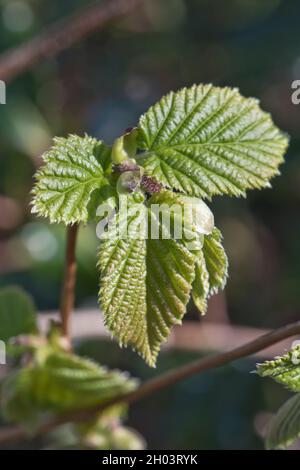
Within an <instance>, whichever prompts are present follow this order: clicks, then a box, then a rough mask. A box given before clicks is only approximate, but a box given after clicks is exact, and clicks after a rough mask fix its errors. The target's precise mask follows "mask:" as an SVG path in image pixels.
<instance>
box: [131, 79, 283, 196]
mask: <svg viewBox="0 0 300 470" xmlns="http://www.w3.org/2000/svg"><path fill="white" fill-rule="evenodd" d="M138 128H139V130H140V133H139V138H138V148H139V149H140V150H141V151H142V152H141V153H140V154H139V155H138V159H137V162H138V163H139V164H140V165H142V166H143V167H144V168H145V171H146V173H147V174H148V175H150V176H154V177H155V178H156V179H157V180H158V181H159V182H160V183H162V184H164V185H165V186H167V187H169V188H174V189H176V190H179V191H181V192H182V193H185V194H191V195H195V196H199V197H208V198H210V197H211V196H213V195H215V194H229V195H234V196H239V195H244V194H245V190H246V189H251V188H262V187H265V186H269V181H270V179H271V178H272V177H273V176H275V175H277V174H278V173H279V171H278V166H279V165H280V163H282V162H283V155H284V153H285V150H286V148H287V144H288V139H287V137H286V136H285V135H284V134H282V133H281V132H280V131H279V129H278V128H277V127H276V126H275V125H274V124H273V121H272V119H271V117H270V115H269V114H267V113H265V112H263V111H262V110H261V109H260V107H259V104H258V101H257V100H255V99H253V98H244V97H243V96H241V95H240V94H239V92H238V90H237V89H232V88H218V87H213V86H212V85H198V86H196V85H194V86H192V87H191V88H183V89H182V90H180V91H178V92H176V93H175V92H171V93H169V94H168V95H167V96H165V97H164V98H162V100H161V101H160V102H158V103H157V104H155V105H154V106H152V107H151V108H150V109H149V110H148V111H147V112H146V113H145V114H144V115H143V116H142V117H141V119H140V122H139V126H138Z"/></svg>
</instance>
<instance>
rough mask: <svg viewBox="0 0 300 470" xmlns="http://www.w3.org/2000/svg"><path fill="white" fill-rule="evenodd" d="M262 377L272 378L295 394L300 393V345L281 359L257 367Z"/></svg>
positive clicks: (277, 358)
mask: <svg viewBox="0 0 300 470" xmlns="http://www.w3.org/2000/svg"><path fill="white" fill-rule="evenodd" d="M257 373H258V374H259V375H260V376H261V377H271V378H272V379H274V380H275V381H276V382H279V383H281V384H283V385H285V386H286V387H287V388H288V389H289V390H291V391H293V392H300V344H298V345H297V346H295V347H294V348H293V349H291V350H290V351H289V352H287V353H286V354H284V355H283V356H281V357H276V358H275V359H273V360H272V361H265V362H263V363H262V364H258V365H257Z"/></svg>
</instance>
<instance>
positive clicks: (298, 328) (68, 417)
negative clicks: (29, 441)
mask: <svg viewBox="0 0 300 470" xmlns="http://www.w3.org/2000/svg"><path fill="white" fill-rule="evenodd" d="M299 334H300V321H299V322H296V323H292V324H290V325H287V326H284V327H282V328H279V329H278V330H274V331H272V332H270V333H267V334H265V335H263V336H260V337H259V338H257V339H255V340H253V341H250V342H249V343H246V344H244V345H243V346H240V347H238V348H235V349H232V350H231V351H228V352H225V353H220V354H214V355H212V356H208V357H205V358H203V359H199V360H197V361H195V362H192V363H191V364H188V365H186V366H182V367H180V368H179V369H176V370H174V371H170V372H167V373H165V374H162V375H160V376H158V377H156V378H154V379H152V380H148V381H147V382H145V383H144V384H142V385H141V386H140V387H139V388H138V389H136V390H135V391H133V392H130V393H127V394H124V395H119V396H117V397H115V398H112V399H111V400H108V401H106V402H105V403H103V404H101V405H98V406H93V407H90V408H88V409H85V410H79V411H75V412H72V413H68V414H65V415H62V416H59V417H57V416H54V417H53V418H52V419H50V420H49V421H48V422H46V423H45V424H43V425H42V426H41V427H40V429H39V432H38V435H42V434H46V433H47V432H49V431H51V430H52V429H54V428H56V427H57V426H59V425H61V424H64V423H68V422H82V421H86V420H88V419H91V418H92V417H93V416H94V415H95V413H99V412H101V411H103V410H104V409H106V408H108V407H110V406H112V405H115V404H117V403H122V402H126V403H133V402H136V401H139V400H141V399H143V398H145V397H146V396H148V395H151V394H152V393H155V392H157V391H159V390H162V389H164V388H167V387H170V386H171V385H174V384H175V383H177V382H180V381H181V380H184V379H187V378H188V377H191V376H193V375H195V374H198V373H200V372H204V371H206V370H209V369H213V368H217V367H220V366H224V365H225V364H228V363H230V362H232V361H235V360H237V359H240V358H243V357H246V356H249V355H251V354H254V353H256V352H258V351H262V350H263V349H266V348H268V347H269V346H271V345H272V344H275V343H278V342H280V341H282V340H284V339H286V338H289V337H292V336H295V335H299ZM26 437H27V435H26V433H25V431H24V430H23V429H22V428H21V427H20V426H16V427H13V428H11V427H10V428H6V429H3V430H2V431H1V433H0V444H5V443H11V442H15V441H19V440H21V439H25V438H26Z"/></svg>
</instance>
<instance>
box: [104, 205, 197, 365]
mask: <svg viewBox="0 0 300 470" xmlns="http://www.w3.org/2000/svg"><path fill="white" fill-rule="evenodd" d="M150 201H151V199H150V200H149V205H148V207H146V206H144V205H143V204H139V205H138V206H139V208H140V211H139V213H138V215H137V216H136V219H135V227H136V229H137V230H138V229H139V227H140V225H141V224H142V222H143V220H145V219H144V217H145V215H146V217H147V218H148V220H149V221H150V220H153V219H155V220H154V223H156V224H157V225H158V228H159V230H160V238H159V239H151V238H148V239H147V238H146V239H145V238H142V237H140V238H138V237H137V236H136V234H135V233H133V232H132V236H131V237H125V238H120V237H113V236H108V237H107V239H105V240H104V241H102V243H101V247H100V253H99V267H100V271H101V281H100V294H99V302H100V306H101V307H102V309H103V312H104V317H105V322H106V325H107V327H108V328H109V330H110V331H111V332H112V333H113V335H114V336H115V337H116V338H117V339H118V341H119V343H120V344H121V345H131V346H132V347H133V348H134V349H136V350H137V351H138V352H139V354H140V355H141V356H142V357H143V358H144V359H145V360H146V361H147V363H148V364H149V365H151V366H154V365H155V362H156V358H157V355H158V352H159V349H160V346H161V343H163V342H164V341H165V340H166V339H167V337H168V336H169V333H170V329H171V327H172V326H173V325H175V324H180V323H181V321H182V318H183V316H184V314H185V311H186V306H187V303H188V300H189V297H190V292H191V287H192V282H193V279H194V270H195V259H194V255H193V254H192V253H190V252H189V250H188V249H187V248H186V247H185V246H184V243H182V242H180V241H176V240H173V239H171V238H168V239H162V238H161V230H164V228H163V227H162V225H161V224H160V222H159V221H158V220H157V218H156V215H155V214H153V212H152V211H151V203H150ZM152 202H153V201H152ZM149 226H151V224H150V223H149Z"/></svg>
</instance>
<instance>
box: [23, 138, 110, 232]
mask: <svg viewBox="0 0 300 470" xmlns="http://www.w3.org/2000/svg"><path fill="white" fill-rule="evenodd" d="M110 153H111V150H110V148H109V147H107V146H106V145H105V144H104V143H103V142H101V141H97V140H96V139H93V138H91V137H88V136H85V137H79V136H76V135H70V136H69V137H68V138H62V137H57V138H55V139H54V145H53V147H52V148H51V149H50V150H49V151H48V152H46V153H45V154H44V156H43V159H44V163H45V164H44V165H43V166H42V167H41V169H40V170H39V171H38V172H37V174H36V184H35V187H34V189H33V194H34V199H33V209H32V211H33V212H35V213H37V214H39V215H41V216H43V217H49V219H50V222H64V223H65V224H73V223H78V222H87V220H88V219H89V213H88V210H87V207H88V203H89V201H90V198H91V195H92V193H93V192H94V191H97V190H100V189H101V188H102V187H103V186H104V185H106V184H108V181H107V178H106V172H107V171H108V170H109V167H110Z"/></svg>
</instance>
